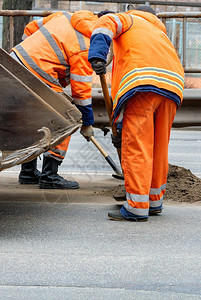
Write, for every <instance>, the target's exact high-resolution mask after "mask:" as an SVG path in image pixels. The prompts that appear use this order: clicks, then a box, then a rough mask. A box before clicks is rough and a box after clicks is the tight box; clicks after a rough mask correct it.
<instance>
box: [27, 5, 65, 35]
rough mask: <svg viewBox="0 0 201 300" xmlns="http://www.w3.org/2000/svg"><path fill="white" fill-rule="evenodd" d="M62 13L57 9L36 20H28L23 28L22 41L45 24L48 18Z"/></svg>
mask: <svg viewBox="0 0 201 300" xmlns="http://www.w3.org/2000/svg"><path fill="white" fill-rule="evenodd" d="M62 14H63V13H62V12H60V11H59V12H56V13H53V14H51V15H49V16H47V17H44V18H39V19H37V20H33V21H31V22H29V23H28V24H27V25H26V27H25V28H24V33H23V36H22V40H23V41H24V40H25V39H26V38H28V37H29V36H30V35H32V34H33V33H34V32H36V31H37V30H38V29H40V28H41V27H42V26H43V25H45V24H46V23H47V22H48V21H49V20H51V19H53V18H55V17H57V16H61V15H62ZM69 14H70V13H69Z"/></svg>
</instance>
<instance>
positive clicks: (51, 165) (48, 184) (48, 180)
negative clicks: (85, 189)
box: [39, 156, 79, 189]
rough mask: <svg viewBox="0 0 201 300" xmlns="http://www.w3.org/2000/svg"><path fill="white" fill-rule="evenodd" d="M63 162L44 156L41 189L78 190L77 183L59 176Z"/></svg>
mask: <svg viewBox="0 0 201 300" xmlns="http://www.w3.org/2000/svg"><path fill="white" fill-rule="evenodd" d="M60 164H61V161H58V160H56V159H54V158H52V157H46V156H43V168H42V173H41V177H40V181H39V187H40V188H41V189H78V188H79V184H78V183H77V182H76V181H68V180H66V179H64V178H63V177H61V176H60V175H58V174H57V172H58V166H59V165H60Z"/></svg>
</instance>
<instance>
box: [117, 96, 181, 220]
mask: <svg viewBox="0 0 201 300" xmlns="http://www.w3.org/2000/svg"><path fill="white" fill-rule="evenodd" d="M164 102H167V103H169V104H164ZM161 104H162V105H161ZM164 107H171V111H170V110H168V109H166V110H164V111H163V109H164ZM172 107H173V108H172ZM171 112H172V114H171V115H170V114H169V113H171ZM175 112H176V104H175V103H174V102H173V101H172V100H169V99H167V98H165V97H163V96H160V95H157V94H156V93H138V94H136V95H135V96H134V97H133V98H132V99H131V100H130V101H129V103H128V104H127V105H126V108H125V110H124V115H123V128H122V168H123V171H124V178H125V188H126V195H127V202H126V203H125V204H124V206H123V209H121V212H122V214H123V215H125V214H126V213H127V212H128V214H132V215H134V216H136V217H145V216H148V213H149V194H150V188H151V183H152V182H153V180H152V175H153V174H155V175H154V176H153V177H154V178H156V177H158V178H160V179H158V181H157V182H163V179H164V178H165V177H166V176H167V168H165V167H164V166H166V165H167V157H166V156H167V151H168V141H169V135H170V129H171V125H170V124H172V121H173V118H174V115H175ZM164 115H165V116H164ZM157 116H158V117H159V116H160V120H161V121H162V116H163V118H164V119H163V120H164V121H163V122H164V123H168V124H169V125H167V124H165V125H164V124H160V125H159V122H157V126H155V122H156V117H157ZM161 126H162V127H163V128H161ZM160 130H161V134H159V133H158V132H160ZM164 131H165V132H166V131H167V132H166V136H167V137H168V139H167V138H166V139H165V138H164V139H163V143H160V146H158V142H159V139H160V136H161V135H163V134H164ZM155 149H158V150H157V151H158V152H159V149H160V152H161V153H163V151H164V152H165V155H162V154H161V159H165V162H163V163H162V167H161V171H160V172H159V173H157V165H158V163H159V160H160V159H159V160H158V161H157V163H156V157H157V155H158V152H156V153H154V151H155ZM153 166H154V169H153ZM153 171H154V173H153ZM164 174H166V175H164ZM155 182H156V179H154V183H155ZM165 182H166V180H165ZM165 182H163V183H162V184H164V183H165ZM157 184H158V183H157ZM160 186H161V185H160ZM160 186H158V188H159V187H160ZM153 187H154V188H155V185H154V186H153Z"/></svg>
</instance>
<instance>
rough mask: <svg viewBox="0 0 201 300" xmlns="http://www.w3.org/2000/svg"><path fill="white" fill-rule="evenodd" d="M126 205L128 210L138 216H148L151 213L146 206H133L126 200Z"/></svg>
mask: <svg viewBox="0 0 201 300" xmlns="http://www.w3.org/2000/svg"><path fill="white" fill-rule="evenodd" d="M124 207H125V209H126V210H127V211H129V212H130V213H131V214H134V215H137V216H147V215H148V214H149V209H147V208H145V209H143V208H136V207H132V206H130V205H129V204H128V202H126V203H125V204H124Z"/></svg>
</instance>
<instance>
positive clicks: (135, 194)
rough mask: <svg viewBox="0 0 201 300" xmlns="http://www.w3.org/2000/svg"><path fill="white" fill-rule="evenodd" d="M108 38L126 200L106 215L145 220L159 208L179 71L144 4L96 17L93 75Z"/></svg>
mask: <svg viewBox="0 0 201 300" xmlns="http://www.w3.org/2000/svg"><path fill="white" fill-rule="evenodd" d="M112 40H113V51H114V57H113V70H112V90H111V93H112V99H113V119H114V122H115V121H116V120H117V119H118V116H119V114H120V112H121V110H123V124H122V142H121V146H122V156H121V162H122V168H123V172H124V179H125V188H126V198H127V202H126V203H125V204H124V205H123V206H122V208H121V210H120V211H110V212H109V213H108V217H109V218H110V219H113V220H134V221H146V220H147V219H148V217H149V215H150V214H157V213H161V212H162V208H163V196H164V193H165V189H166V181H167V173H168V143H169V138H170V130H171V126H172V123H173V120H174V117H175V114H176V110H177V108H178V107H179V106H180V105H181V102H182V98H183V89H184V71H183V68H182V65H181V63H180V61H179V59H178V57H177V54H176V51H175V49H174V47H173V45H172V43H171V42H170V40H169V38H168V37H167V34H166V29H165V26H164V25H163V23H162V22H161V21H160V20H159V19H158V18H157V17H156V16H155V12H154V10H153V9H152V8H151V7H149V6H140V7H138V8H137V9H135V10H131V11H128V12H126V13H118V14H106V15H104V16H102V17H101V18H100V19H99V20H98V22H97V23H96V26H95V28H94V31H93V33H92V36H91V43H90V49H89V61H90V62H91V65H92V68H93V70H94V71H95V72H96V74H104V73H106V67H105V63H106V56H107V53H108V50H109V47H110V44H111V41H112Z"/></svg>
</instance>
